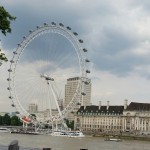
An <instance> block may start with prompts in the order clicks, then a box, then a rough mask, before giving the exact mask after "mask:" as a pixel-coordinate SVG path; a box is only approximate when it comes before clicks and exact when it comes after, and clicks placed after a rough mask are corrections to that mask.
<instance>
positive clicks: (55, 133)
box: [51, 131, 84, 137]
mask: <svg viewBox="0 0 150 150" xmlns="http://www.w3.org/2000/svg"><path fill="white" fill-rule="evenodd" d="M51 136H63V137H84V134H83V133H82V132H81V131H53V132H52V133H51Z"/></svg>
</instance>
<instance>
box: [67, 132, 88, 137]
mask: <svg viewBox="0 0 150 150" xmlns="http://www.w3.org/2000/svg"><path fill="white" fill-rule="evenodd" d="M68 136H69V137H84V136H85V135H84V134H83V133H82V132H81V131H70V132H69V135H68Z"/></svg>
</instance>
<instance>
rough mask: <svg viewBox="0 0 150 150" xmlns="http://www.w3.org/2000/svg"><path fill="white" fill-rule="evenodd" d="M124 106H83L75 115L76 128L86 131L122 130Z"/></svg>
mask: <svg viewBox="0 0 150 150" xmlns="http://www.w3.org/2000/svg"><path fill="white" fill-rule="evenodd" d="M123 110H124V106H109V101H108V102H107V105H106V106H101V103H100V105H99V106H94V105H91V106H86V107H84V106H81V107H80V109H79V110H78V111H77V116H76V117H75V128H78V129H81V130H84V131H99V132H105V131H109V132H118V131H121V128H122V124H121V116H122V114H123Z"/></svg>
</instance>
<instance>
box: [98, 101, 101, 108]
mask: <svg viewBox="0 0 150 150" xmlns="http://www.w3.org/2000/svg"><path fill="white" fill-rule="evenodd" d="M98 108H99V110H100V109H101V101H99V107H98Z"/></svg>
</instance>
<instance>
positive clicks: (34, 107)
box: [29, 103, 38, 114]
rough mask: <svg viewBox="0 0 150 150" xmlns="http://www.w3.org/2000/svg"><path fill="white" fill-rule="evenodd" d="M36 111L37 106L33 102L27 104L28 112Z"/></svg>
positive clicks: (33, 112)
mask: <svg viewBox="0 0 150 150" xmlns="http://www.w3.org/2000/svg"><path fill="white" fill-rule="evenodd" d="M37 112H38V106H37V104H35V103H31V104H29V113H30V114H35V113H37Z"/></svg>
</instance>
